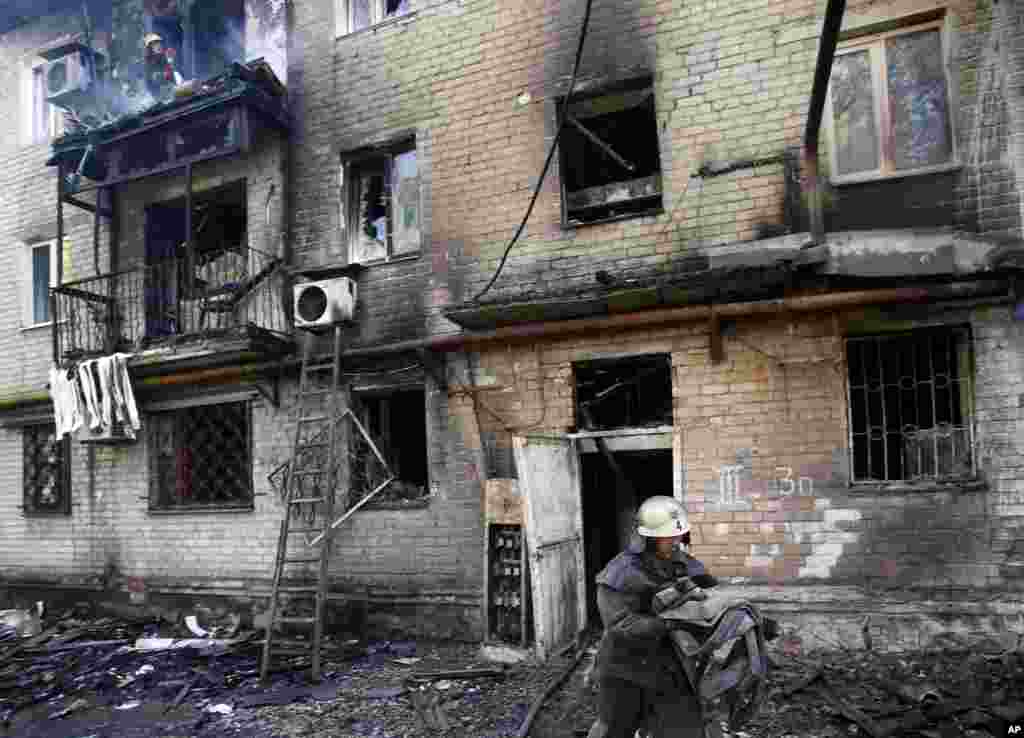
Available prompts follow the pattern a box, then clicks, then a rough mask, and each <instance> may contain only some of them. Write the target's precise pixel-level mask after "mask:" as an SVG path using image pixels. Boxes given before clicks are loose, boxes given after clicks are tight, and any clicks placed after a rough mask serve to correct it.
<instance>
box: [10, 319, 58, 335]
mask: <svg viewBox="0 0 1024 738" xmlns="http://www.w3.org/2000/svg"><path fill="white" fill-rule="evenodd" d="M66 322H67V321H66V320H59V321H57V325H64V324H65V323H66ZM44 328H53V321H52V320H49V321H47V322H45V323H33V324H32V325H23V326H22V327H21V328H19V329H18V330H19V331H20V332H21V333H31V332H33V331H39V330H42V329H44Z"/></svg>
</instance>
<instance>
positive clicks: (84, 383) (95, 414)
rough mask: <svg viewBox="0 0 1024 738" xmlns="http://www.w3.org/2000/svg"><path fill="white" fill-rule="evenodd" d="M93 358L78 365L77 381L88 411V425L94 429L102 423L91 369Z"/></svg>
mask: <svg viewBox="0 0 1024 738" xmlns="http://www.w3.org/2000/svg"><path fill="white" fill-rule="evenodd" d="M94 363H95V360H90V361H83V362H82V363H81V364H79V365H78V383H79V384H80V385H81V387H82V398H83V399H84V400H85V407H86V410H87V411H88V413H89V427H90V428H91V429H92V430H96V429H97V428H99V427H100V426H101V425H102V424H103V420H102V418H101V417H100V404H99V397H97V395H96V380H95V378H94V376H95V375H94V373H93V370H92V367H93V364H94Z"/></svg>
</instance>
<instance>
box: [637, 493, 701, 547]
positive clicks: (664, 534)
mask: <svg viewBox="0 0 1024 738" xmlns="http://www.w3.org/2000/svg"><path fill="white" fill-rule="evenodd" d="M636 522H637V528H636V532H637V533H639V534H640V535H642V536H644V537H646V538H674V537H675V536H681V535H683V534H685V533H689V532H690V521H689V520H687V518H686V508H685V507H683V505H682V503H681V502H679V500H677V499H676V498H675V497H667V496H665V495H656V496H654V497H648V498H647V499H646V500H644V502H643V504H642V505H640V509H639V510H637V511H636Z"/></svg>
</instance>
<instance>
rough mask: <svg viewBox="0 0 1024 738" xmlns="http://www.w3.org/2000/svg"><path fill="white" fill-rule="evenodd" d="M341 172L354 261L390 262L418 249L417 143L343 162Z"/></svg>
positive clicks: (418, 194) (352, 259)
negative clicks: (389, 260)
mask: <svg viewBox="0 0 1024 738" xmlns="http://www.w3.org/2000/svg"><path fill="white" fill-rule="evenodd" d="M341 174H342V184H343V189H344V193H345V195H344V197H345V198H346V200H345V210H346V217H345V218H344V220H345V222H346V223H347V225H348V230H349V254H350V258H351V261H352V262H353V263H366V262H373V261H386V260H388V259H391V258H395V257H399V256H406V255H411V254H415V253H417V252H418V251H419V250H420V176H419V164H418V162H417V157H416V144H415V142H414V141H407V142H404V143H402V144H399V145H396V146H394V147H392V148H390V149H388V150H387V151H385V152H384V153H382V154H374V155H372V156H367V157H362V158H359V159H355V160H352V161H349V162H346V163H343V164H342V170H341Z"/></svg>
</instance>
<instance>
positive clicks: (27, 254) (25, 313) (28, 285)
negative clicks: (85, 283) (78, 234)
mask: <svg viewBox="0 0 1024 738" xmlns="http://www.w3.org/2000/svg"><path fill="white" fill-rule="evenodd" d="M56 246H57V239H55V238H52V239H49V240H46V241H34V242H32V243H26V244H25V251H24V260H25V262H24V268H23V270H22V283H23V285H24V287H25V290H24V291H25V294H24V296H23V299H22V326H23V328H25V329H30V328H43V327H46V326H49V325H53V314H52V306H51V304H50V290H53V289H54V288H55V287H57V286H58V284H57V259H58V258H62V256H63V255H62V254H60V253H58V250H57V248H56ZM40 248H48V249H49V252H50V281H49V283H50V286H49V289H48V290H47V294H46V306H47V307H46V309H47V312H48V313H50V314H49V317H48V319H47V320H43V321H39V322H36V319H35V288H36V281H35V258H34V256H35V252H36V249H40Z"/></svg>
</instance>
